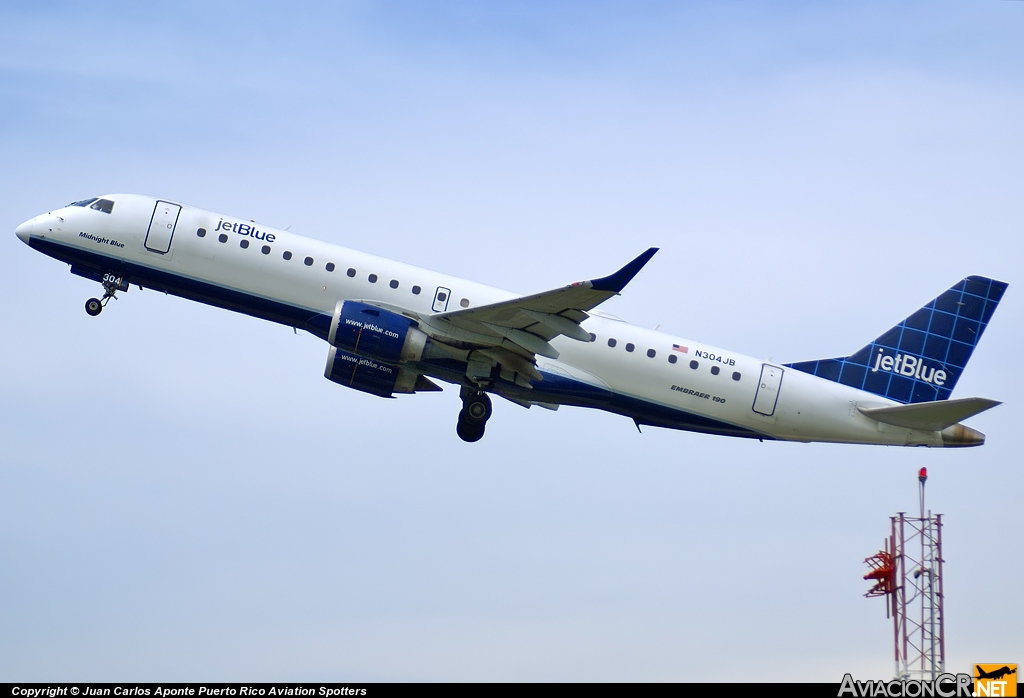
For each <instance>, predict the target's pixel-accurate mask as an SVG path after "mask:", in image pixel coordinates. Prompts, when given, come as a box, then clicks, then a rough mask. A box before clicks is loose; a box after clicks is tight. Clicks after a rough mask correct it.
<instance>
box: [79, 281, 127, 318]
mask: <svg viewBox="0 0 1024 698" xmlns="http://www.w3.org/2000/svg"><path fill="white" fill-rule="evenodd" d="M100 283H102V284H103V298H90V299H89V300H87V301H86V302H85V312H86V313H88V314H89V315H91V316H92V317H96V316H97V315H99V314H100V313H102V312H103V308H104V307H105V306H106V305H107V303H108V302H109V301H110V299H111V298H113V299H114V300H117V296H116V295H115V294H116V293H117V292H118V291H127V290H128V285H127V284H126V283H125V282H124V278H123V277H119V276H118V277H115V276H113V275H112V274H104V275H103V280H102V281H101V282H100Z"/></svg>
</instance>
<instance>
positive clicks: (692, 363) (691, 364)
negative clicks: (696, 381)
mask: <svg viewBox="0 0 1024 698" xmlns="http://www.w3.org/2000/svg"><path fill="white" fill-rule="evenodd" d="M699 366H700V364H699V363H697V362H696V361H691V362H690V368H692V369H694V370H697V368H698V367H699Z"/></svg>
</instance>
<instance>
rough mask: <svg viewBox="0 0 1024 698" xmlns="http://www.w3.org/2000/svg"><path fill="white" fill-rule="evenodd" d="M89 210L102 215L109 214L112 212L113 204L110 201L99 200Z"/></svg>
mask: <svg viewBox="0 0 1024 698" xmlns="http://www.w3.org/2000/svg"><path fill="white" fill-rule="evenodd" d="M89 208H91V209H93V210H94V211H103V213H110V212H111V211H113V210H114V202H113V201H111V200H110V199H99V200H97V201H96V203H94V204H93V205H92V206H90V207H89Z"/></svg>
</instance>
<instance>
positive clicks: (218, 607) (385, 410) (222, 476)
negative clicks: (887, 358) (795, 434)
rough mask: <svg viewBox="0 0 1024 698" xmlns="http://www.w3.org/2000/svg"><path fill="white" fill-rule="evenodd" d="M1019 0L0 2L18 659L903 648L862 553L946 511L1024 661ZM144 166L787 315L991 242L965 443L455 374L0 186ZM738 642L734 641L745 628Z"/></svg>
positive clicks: (883, 665)
mask: <svg viewBox="0 0 1024 698" xmlns="http://www.w3.org/2000/svg"><path fill="white" fill-rule="evenodd" d="M1022 36H1024V3H1021V2H997V1H990V0H973V1H970V2H968V1H962V2H939V1H936V0H927V1H926V2H900V3H891V2H856V3H854V2H830V3H821V2H786V3H772V2H689V3H669V2H634V3H601V2H578V3H573V2H505V3H471V2H464V3H461V2H446V3H416V2H406V3H400V2H377V3H370V2H365V3H361V2H350V3H339V4H338V5H336V6H335V7H333V8H326V7H325V6H324V5H323V4H321V3H301V2H291V3H229V4H224V3H211V2H202V3H190V2H183V1H181V0H178V1H176V2H173V3H163V4H161V3H141V4H140V3H134V2H124V3H117V2H91V3H49V4H45V5H44V4H42V3H30V2H6V3H3V4H2V5H0V104H2V105H3V109H2V110H0V162H2V163H3V168H2V170H0V183H2V185H3V187H2V190H3V192H4V193H3V195H2V196H0V230H5V231H7V232H6V233H3V234H0V295H2V296H3V297H4V298H5V299H6V304H5V306H4V310H3V311H0V312H2V315H0V317H2V318H3V323H2V330H0V357H2V359H3V360H2V362H0V410H2V416H3V419H2V420H0V496H2V500H0V502H2V504H0V681H15V680H16V681H46V680H93V681H113V680H118V681H129V680H134V681H141V680H153V681H172V680H175V681H184V680H206V681H213V680H249V681H270V680H281V681H291V680H348V681H358V680H366V681H403V680H426V681H432V680H529V681H548V680H575V681H579V680H614V681H633V680H652V681H666V680H668V681H671V680H719V679H722V678H723V672H729V678H730V679H749V680H818V681H830V682H838V681H839V680H840V679H841V677H842V674H843V673H844V672H847V671H850V672H853V673H854V675H855V676H857V677H858V678H867V677H874V678H886V677H888V676H889V675H890V674H891V672H892V649H891V640H890V638H891V633H892V630H891V625H890V622H889V621H887V620H886V618H885V613H884V609H883V603H882V602H881V601H880V600H877V599H873V600H866V599H864V598H862V597H861V594H862V593H863V592H864V591H866V590H867V588H868V584H867V583H866V582H864V581H863V580H862V579H861V577H862V575H863V574H864V573H865V572H866V568H865V566H864V565H863V563H862V560H863V558H864V557H866V556H868V555H870V554H872V553H874V552H875V551H876V550H877V549H878V548H879V547H880V545H881V543H882V539H883V537H884V536H885V535H886V533H887V531H888V525H889V521H888V517H889V516H890V515H892V514H894V513H895V512H897V511H899V510H908V511H914V510H915V508H916V506H917V490H916V487H917V482H916V478H915V472H916V469H917V468H918V467H920V466H922V465H923V466H928V468H929V470H930V472H931V475H932V477H931V479H930V480H929V501H930V504H931V506H932V507H933V508H934V509H935V510H936V511H939V512H943V513H944V514H945V520H946V523H947V527H946V529H945V531H944V536H945V538H944V543H945V557H946V560H947V565H946V612H947V619H946V634H947V637H946V647H947V652H948V664H947V666H948V668H949V669H952V670H955V671H966V670H968V669H969V667H970V664H971V663H972V662H1024V639H1022V634H1021V632H1020V628H1021V627H1022V626H1024V605H1022V602H1021V594H1020V590H1021V588H1020V580H1021V577H1022V573H1024V569H1022V562H1021V540H1022V535H1021V534H1022V528H1024V524H1022V523H1021V514H1020V497H1021V492H1022V489H1024V475H1022V469H1021V459H1020V456H1019V453H1020V448H1019V445H1018V442H1016V438H1017V437H1018V436H1020V434H1021V432H1020V431H1019V430H1020V428H1021V424H1022V421H1024V409H1022V407H1021V395H1022V393H1024V381H1022V379H1021V361H1020V358H1019V354H1017V352H1016V350H1015V349H1014V347H1018V348H1019V347H1020V346H1021V345H1022V344H1024V329H1022V328H1024V308H1022V304H1021V302H1020V300H1019V298H1020V288H1021V283H1022V278H1021V268H1022V262H1024V258H1022V244H1021V240H1020V235H1021V223H1022V220H1024V215H1022V214H1024V196H1022V191H1024V126H1022V123H1024V41H1022V40H1021V37H1022ZM114 192H134V193H142V194H150V195H156V196H161V197H165V198H170V199H175V200H181V201H183V202H186V203H190V204H194V205H197V206H202V207H205V208H208V209H211V210H214V211H218V212H223V213H227V214H231V215H235V216H238V217H241V218H252V219H255V220H257V221H258V222H260V223H264V224H267V225H273V226H278V227H284V226H289V225H290V226H292V230H294V231H296V232H299V233H302V234H305V235H311V236H314V237H318V238H322V239H326V240H330V241H332V242H335V243H339V244H342V245H346V246H350V247H353V248H356V249H361V250H365V251H368V252H373V253H376V254H380V255H384V256H388V257H393V258H396V259H399V260H403V261H407V262H412V263H416V264H420V265H422V266H425V267H428V268H433V269H438V270H442V271H445V272H448V273H452V274H455V275H458V276H464V277H467V278H470V279H473V280H476V281H480V282H485V283H490V284H493V285H495V286H500V287H503V288H507V289H510V290H514V291H519V292H523V293H528V292H536V291H540V290H544V289H548V288H552V287H555V286H559V285H562V284H565V283H568V282H571V281H575V280H579V279H584V278H591V277H595V276H599V275H604V274H607V273H609V272H611V271H613V270H614V269H616V268H618V267H619V266H620V265H621V264H622V263H624V262H625V261H627V260H628V259H630V258H632V257H633V256H634V255H636V254H637V253H639V252H640V251H642V250H643V249H645V248H646V247H648V246H650V245H657V246H660V247H661V248H662V251H661V252H660V253H659V254H658V255H657V256H656V257H655V258H654V259H653V261H652V262H651V263H650V264H649V265H648V266H647V268H646V269H645V270H644V271H643V272H642V273H641V274H640V275H639V276H638V277H637V278H636V279H635V280H634V281H633V282H632V284H630V286H629V287H628V288H627V289H626V291H625V293H624V294H623V295H622V297H621V298H617V299H613V300H612V301H611V302H609V303H608V304H607V306H606V309H607V310H608V311H610V312H613V313H616V314H617V315H620V316H622V317H624V318H626V319H628V320H630V321H633V322H636V323H637V324H641V325H645V326H654V325H656V324H659V323H660V324H661V327H662V329H664V330H666V331H669V332H672V333H676V334H679V335H682V336H684V337H690V338H694V339H699V340H701V341H706V342H709V343H712V344H716V345H718V346H722V347H727V348H730V349H731V350H734V351H737V352H742V353H746V354H750V355H753V356H756V357H762V358H769V357H771V358H772V359H774V360H775V361H795V360H802V359H810V358H821V357H830V356H841V355H846V354H848V353H851V352H852V351H854V350H856V349H858V348H859V347H861V346H863V345H864V344H866V343H867V342H868V341H869V340H871V339H873V338H874V337H876V336H878V335H879V334H881V333H882V332H883V331H884V330H886V329H887V328H889V327H890V326H892V325H893V324H895V323H896V322H898V321H899V320H901V319H902V318H903V317H905V316H906V315H909V314H910V313H911V312H912V311H914V310H916V309H917V308H918V307H920V306H921V305H922V304H924V303H925V302H927V301H928V300H930V299H931V298H933V297H934V296H936V295H937V294H938V293H939V292H941V291H943V290H945V289H946V288H948V287H949V286H950V285H951V284H953V283H954V282H955V281H957V280H958V279H960V278H962V277H964V276H966V275H968V274H985V275H989V276H993V277H995V278H998V279H1002V280H1005V281H1008V282H1009V283H1010V289H1009V291H1008V292H1007V294H1006V296H1005V299H1004V301H1003V304H1002V305H1001V306H1000V308H999V310H998V311H997V312H996V314H995V317H994V319H993V321H992V323H991V324H990V325H989V328H988V331H987V333H986V335H985V337H984V338H983V339H982V341H981V343H980V345H979V347H978V349H977V351H976V352H975V354H974V358H973V360H972V362H971V364H970V365H969V366H968V368H967V370H966V372H965V373H964V376H963V378H962V379H961V381H960V383H959V385H958V386H957V388H956V391H955V393H954V397H967V396H975V395H979V396H985V397H992V398H996V399H1001V400H1005V401H1006V404H1005V405H1003V406H1001V407H999V408H997V409H994V410H992V411H991V412H989V413H986V414H984V415H981V416H979V417H976V418H974V419H972V420H970V421H969V424H970V425H971V426H973V427H975V428H977V429H980V430H981V431H984V432H985V433H987V434H988V438H989V442H988V444H987V445H985V446H984V447H982V448H976V449H966V450H959V451H957V450H950V451H941V450H926V449H900V448H882V447H857V446H832V445H820V444H815V445H806V444H787V443H759V442H756V441H754V442H750V441H746V440H739V439H727V438H722V437H714V436H705V435H697V434H689V433H685V432H674V431H667V430H659V429H653V428H649V429H647V430H646V431H645V432H644V433H643V434H642V435H641V434H638V433H637V430H636V428H635V427H634V426H633V424H632V422H630V421H629V420H628V419H625V418H623V417H617V416H614V415H609V414H604V413H600V412H594V411H585V410H580V409H571V408H563V409H562V410H560V411H559V412H557V413H551V412H547V411H544V410H539V409H531V410H524V409H522V408H521V407H518V406H516V405H513V404H511V403H508V402H505V401H502V400H498V401H497V402H496V405H495V414H494V417H493V418H492V420H491V422H490V423H489V426H488V429H487V435H486V437H485V438H484V439H483V440H482V441H481V442H479V443H477V444H465V443H463V442H461V441H460V440H459V439H458V437H457V436H456V434H455V422H456V415H457V413H458V410H459V408H460V403H459V400H458V395H457V391H456V390H454V389H452V388H450V387H449V388H448V389H446V390H445V391H444V393H439V394H423V395H414V396H402V397H400V398H399V399H396V400H382V399H379V398H376V397H373V396H370V395H366V394H362V393H358V392H355V391H352V390H347V389H345V388H343V387H341V386H338V385H335V384H333V383H330V382H328V381H326V380H325V379H324V378H323V375H322V373H323V365H324V362H325V361H326V356H327V345H326V344H325V343H323V342H321V341H320V340H317V339H315V338H314V337H311V336H309V335H305V334H300V335H298V336H296V335H294V334H293V333H292V331H291V330H290V329H287V328H284V327H281V326H277V325H273V324H270V323H266V322H262V321H258V320H255V319H252V318H249V317H245V316H240V315H235V314H232V313H229V312H226V311H222V310H217V309H213V308H208V307H205V306H202V305H199V304H195V303H190V302H187V301H184V300H181V299H178V298H174V297H170V296H164V295H163V294H159V293H156V292H153V291H142V292H140V291H138V289H133V290H132V291H131V292H130V293H127V294H123V295H122V296H121V297H120V299H119V300H117V301H114V302H112V303H111V304H110V306H109V307H108V308H107V309H106V311H105V312H104V313H103V314H102V315H101V316H100V317H99V318H90V317H88V316H87V315H86V314H85V312H84V310H83V304H84V302H85V300H86V298H88V297H90V296H93V295H96V294H97V292H98V290H99V287H98V285H96V284H94V283H92V282H89V281H87V280H84V279H81V278H79V277H75V276H72V275H71V274H69V273H68V271H67V267H66V266H64V265H62V264H60V263H58V262H56V261H54V260H51V259H49V258H47V257H44V256H43V255H40V254H38V253H35V252H33V251H31V250H30V249H28V248H27V247H26V246H24V245H23V244H22V243H21V242H20V241H19V240H18V239H17V238H16V237H15V236H14V228H15V227H16V226H17V225H18V224H19V223H21V222H22V221H24V220H26V219H28V218H30V217H32V216H34V215H36V214H38V213H42V212H44V211H47V210H49V209H52V208H55V207H58V206H60V205H63V204H65V203H67V202H69V201H74V200H77V199H81V198H84V197H88V196H96V195H100V194H104V193H114ZM737 666H739V667H741V670H740V672H739V673H738V674H737V673H735V672H736V667H737Z"/></svg>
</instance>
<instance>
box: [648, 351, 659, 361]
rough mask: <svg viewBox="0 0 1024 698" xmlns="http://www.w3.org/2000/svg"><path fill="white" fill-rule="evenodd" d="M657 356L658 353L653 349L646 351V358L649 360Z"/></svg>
mask: <svg viewBox="0 0 1024 698" xmlns="http://www.w3.org/2000/svg"><path fill="white" fill-rule="evenodd" d="M657 354H658V352H656V351H654V350H653V349H648V350H647V356H648V357H649V358H651V359H653V358H654V357H655V356H657Z"/></svg>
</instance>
